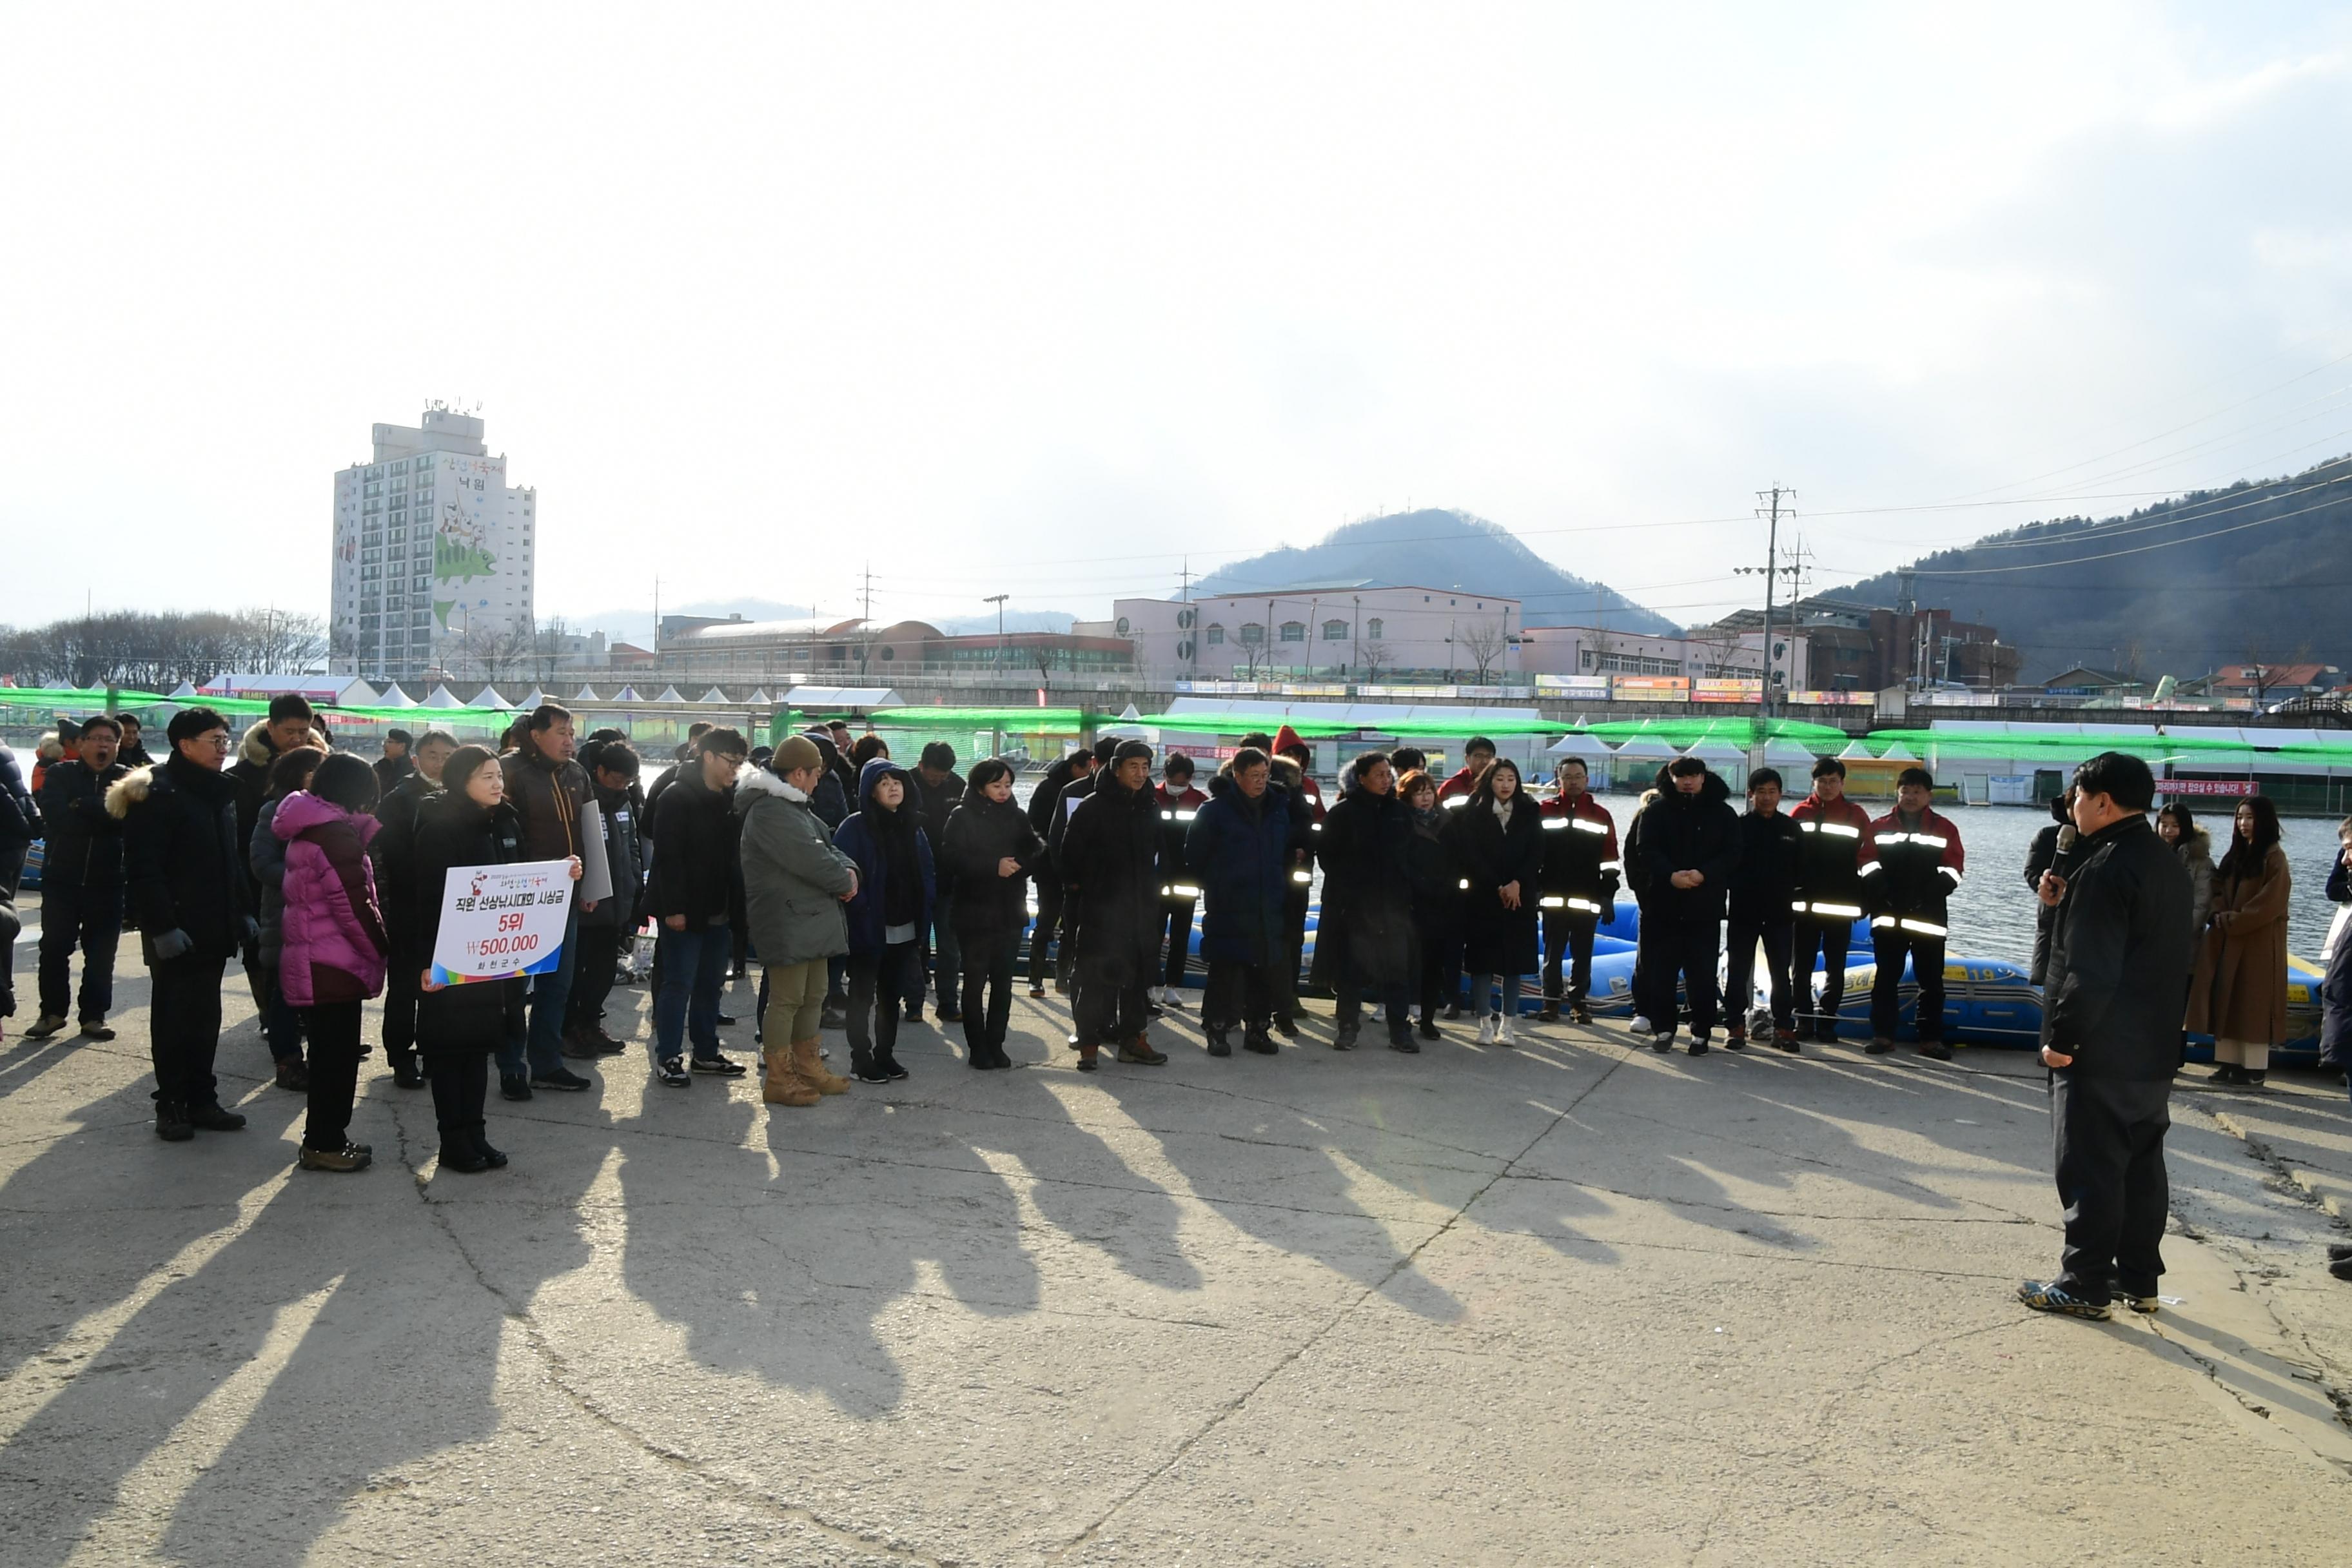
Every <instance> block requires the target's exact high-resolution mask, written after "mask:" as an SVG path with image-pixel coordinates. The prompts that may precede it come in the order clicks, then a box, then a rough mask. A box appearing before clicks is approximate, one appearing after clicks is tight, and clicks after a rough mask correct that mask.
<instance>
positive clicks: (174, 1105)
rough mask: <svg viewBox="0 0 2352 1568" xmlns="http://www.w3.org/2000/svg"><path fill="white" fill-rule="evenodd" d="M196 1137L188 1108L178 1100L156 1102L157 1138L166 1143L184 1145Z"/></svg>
mask: <svg viewBox="0 0 2352 1568" xmlns="http://www.w3.org/2000/svg"><path fill="white" fill-rule="evenodd" d="M195 1135H196V1130H195V1129H194V1127H192V1126H190V1125H189V1124H188V1108H187V1107H186V1106H184V1105H182V1104H181V1103H180V1102H179V1101H178V1100H157V1101H156V1102H155V1136H156V1137H158V1138H161V1139H162V1140H163V1142H166V1143H184V1142H187V1141H188V1140H189V1139H191V1138H194V1136H195Z"/></svg>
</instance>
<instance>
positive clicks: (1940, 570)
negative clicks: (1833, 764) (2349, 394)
mask: <svg viewBox="0 0 2352 1568" xmlns="http://www.w3.org/2000/svg"><path fill="white" fill-rule="evenodd" d="M2324 488H2325V487H2324V486H2320V485H2313V486H2311V487H2309V489H2324ZM2305 493H2307V492H2306V491H2304V490H2298V491H2295V492H2294V494H2297V495H2301V494H2305ZM2273 499H2277V500H2284V499H2285V498H2284V497H2277V498H2273ZM2336 504H2337V503H2336V501H2334V500H2323V501H2314V502H2313V503H2312V504H2311V505H2309V506H2304V507H2297V508H2295V509H2294V510H2293V511H2284V512H2281V513H2279V514H2278V515H2277V516H2276V517H2258V518H2254V519H2252V520H2250V521H2245V522H2233V523H2231V525H2230V526H2229V527H2227V528H2217V529H2214V530H2213V531H2210V532H2209V533H2197V534H2191V535H2190V536H2189V537H2188V538H2187V539H2163V540H2158V542H2156V543H2154V544H2136V545H2134V546H2132V547H2131V548H2130V549H2128V550H2108V551H2104V552H2100V553H2099V554H2096V555H2070V556H2068V557H2067V558H2066V559H2065V560H2063V561H2029V562H2026V563H2023V564H2021V565H2017V566H1966V567H1929V566H1913V567H1906V568H1905V570H1906V571H1911V572H1916V573H1917V574H1919V575H1920V576H1922V577H1984V576H1991V575H1993V574H1999V573H2007V572H2046V571H2049V570H2050V569H2051V568H2053V567H2057V566H2080V565H2084V564H2085V563H2089V562H2093V561H2113V560H2115V559H2116V558H2117V557H2118V556H2124V555H2145V554H2147V552H2149V551H2151V550H2171V549H2174V548H2176V547H2178V546H2179V545H2183V544H2194V543H2196V542H2198V541H2199V540H2201V539H2219V538H2221V536H2222V535H2223V534H2225V533H2240V532H2243V531H2245V530H2247V529H2249V528H2266V527H2268V526H2269V525H2271V524H2272V523H2274V522H2284V521H2286V520H2287V519H2288V518H2291V517H2301V516H2303V515H2304V514H2305V512H2314V511H2319V510H2323V509H2325V508H2327V507H2331V506H2335V505H2336ZM1832 571H1835V572H1837V573H1839V574H1841V575H1845V574H1848V572H1847V569H1846V568H1844V567H1842V566H1841V567H1833V568H1832ZM1852 575H1855V576H1862V577H1872V576H1882V575H1884V574H1883V573H1853V574H1852Z"/></svg>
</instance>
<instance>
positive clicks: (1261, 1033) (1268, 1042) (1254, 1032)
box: [1242, 1024, 1282, 1057]
mask: <svg viewBox="0 0 2352 1568" xmlns="http://www.w3.org/2000/svg"><path fill="white" fill-rule="evenodd" d="M1242 1049H1244V1050H1245V1051H1250V1052H1253V1053H1255V1055H1258V1056H1261V1057H1270V1056H1273V1055H1275V1054H1276V1052H1278V1051H1280V1050H1281V1049H1282V1047H1280V1046H1277V1045H1276V1044H1275V1043H1274V1037H1273V1036H1271V1035H1269V1034H1267V1033H1266V1032H1265V1025H1264V1024H1252V1025H1250V1026H1248V1027H1247V1028H1245V1029H1244V1030H1243V1031H1242Z"/></svg>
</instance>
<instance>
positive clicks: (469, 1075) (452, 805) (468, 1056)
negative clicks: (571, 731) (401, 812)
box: [406, 746, 524, 1172]
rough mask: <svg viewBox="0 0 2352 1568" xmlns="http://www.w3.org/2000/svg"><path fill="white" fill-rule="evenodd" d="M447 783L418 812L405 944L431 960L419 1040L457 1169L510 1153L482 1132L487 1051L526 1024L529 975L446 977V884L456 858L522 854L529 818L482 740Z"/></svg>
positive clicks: (466, 750) (447, 772)
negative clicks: (441, 945)
mask: <svg viewBox="0 0 2352 1568" xmlns="http://www.w3.org/2000/svg"><path fill="white" fill-rule="evenodd" d="M441 784H442V791H441V793H440V794H439V795H434V796H432V797H431V798H430V799H428V800H427V801H426V802H425V805H424V806H423V807H422V808H421V809H420V810H419V811H418V813H417V817H416V848H415V876H414V877H413V878H412V879H411V881H410V886H411V887H412V888H413V889H415V936H414V939H413V940H412V941H411V942H409V943H408V944H407V947H406V951H408V952H414V953H415V954H416V955H417V956H418V960H419V962H420V963H422V964H423V965H424V973H423V975H422V977H421V978H420V981H419V984H420V985H421V986H422V988H423V990H424V995H423V996H422V997H421V998H419V1000H418V1002H417V1007H416V1048H417V1051H418V1052H419V1054H421V1055H422V1056H423V1057H424V1058H425V1075H426V1077H427V1078H429V1079H431V1080H432V1084H433V1114H434V1119H435V1120H436V1121H437V1122H438V1123H439V1124H440V1128H441V1164H442V1168H443V1169H445V1170H451V1171H465V1172H474V1171H488V1170H491V1169H493V1168H495V1167H497V1166H499V1165H503V1164H505V1163H507V1157H506V1156H505V1155H504V1154H502V1153H500V1152H499V1151H498V1150H496V1149H493V1148H492V1147H490V1144H489V1141H488V1139H487V1138H485V1137H484V1136H483V1131H484V1126H485V1124H484V1121H483V1115H482V1106H483V1101H484V1100H485V1099H486V1098H487V1096H488V1089H489V1058H490V1054H491V1053H492V1052H493V1051H495V1050H497V1049H498V1047H499V1044H500V1043H501V1042H503V1041H504V1040H506V1039H507V1038H508V1037H509V1036H510V1035H519V1034H520V1032H521V1030H522V996H523V985H524V982H523V980H522V978H521V977H520V976H519V975H518V976H515V977H513V978H510V979H506V980H490V981H475V982H471V983H468V984H463V985H445V984H440V983H438V982H436V980H435V979H434V978H433V967H432V965H433V947H434V943H435V942H436V939H438V937H439V936H440V934H441V903H442V897H443V889H444V888H445V886H446V883H447V881H448V877H449V872H450V870H451V869H452V868H457V867H463V866H502V865H510V864H512V863H514V862H515V861H518V860H520V859H521V858H522V823H521V819H520V818H519V817H518V816H516V815H515V809H514V807H513V806H512V805H509V804H508V803H507V798H506V774H505V773H504V772H503V771H502V770H501V769H500V768H499V760H498V758H497V757H495V756H493V755H491V754H490V753H489V752H487V751H485V750H483V749H482V748H481V747H479V746H460V747H459V748H457V751H456V752H452V753H451V754H450V757H449V761H448V763H446V765H445V766H444V767H443V769H442V772H441Z"/></svg>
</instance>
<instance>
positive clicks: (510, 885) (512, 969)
mask: <svg viewBox="0 0 2352 1568" xmlns="http://www.w3.org/2000/svg"><path fill="white" fill-rule="evenodd" d="M571 913H572V865H571V862H569V861H566V860H525V861H522V862H520V864H517V865H512V866H452V867H450V868H449V879H448V881H447V882H446V883H445V884H444V885H443V887H442V890H441V931H440V934H439V935H438V936H437V937H436V938H435V940H434V943H433V978H434V979H435V980H436V981H439V982H440V983H441V984H444V985H465V984H473V983H476V982H479V981H484V980H507V979H511V978H512V977H513V976H515V975H518V974H541V973H551V972H552V971H553V970H554V968H555V966H556V965H557V964H558V963H561V962H562V958H563V927H564V922H565V921H566V920H568V919H569V918H570V916H571Z"/></svg>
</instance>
